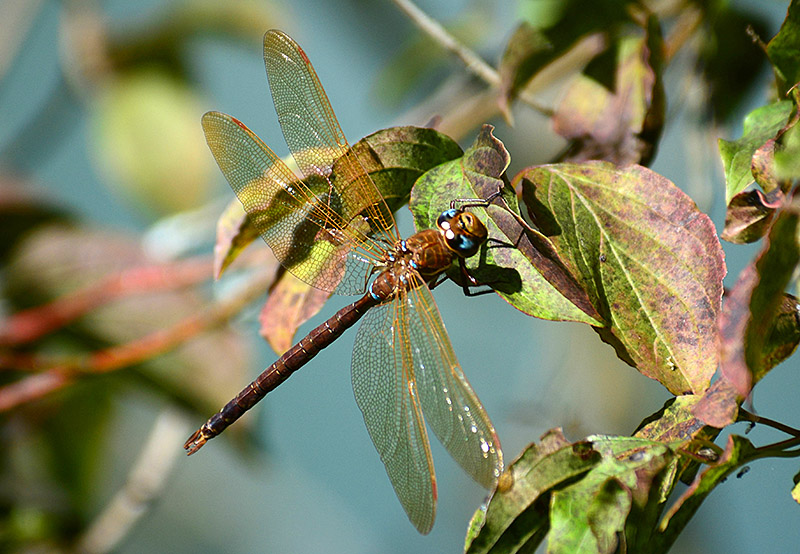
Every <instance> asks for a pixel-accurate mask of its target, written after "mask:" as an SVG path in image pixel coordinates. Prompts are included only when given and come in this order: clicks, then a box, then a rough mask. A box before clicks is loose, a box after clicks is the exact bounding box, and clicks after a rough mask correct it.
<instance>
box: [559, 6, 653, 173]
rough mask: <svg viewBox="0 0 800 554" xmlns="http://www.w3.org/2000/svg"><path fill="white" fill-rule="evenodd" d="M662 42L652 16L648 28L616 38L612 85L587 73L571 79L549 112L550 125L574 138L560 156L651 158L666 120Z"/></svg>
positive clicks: (570, 158)
mask: <svg viewBox="0 0 800 554" xmlns="http://www.w3.org/2000/svg"><path fill="white" fill-rule="evenodd" d="M642 34H645V35H646V36H641V35H642ZM661 48H662V43H661V36H660V33H659V31H658V25H657V23H655V20H653V21H651V24H650V25H649V26H648V30H647V32H646V33H640V36H628V37H625V38H623V39H621V40H620V41H619V43H618V44H617V58H616V72H615V75H614V79H613V83H614V85H613V86H614V87H615V88H614V89H613V90H609V89H608V88H606V86H604V85H603V84H601V83H599V82H598V81H596V80H594V79H593V78H591V77H589V76H587V75H581V76H580V77H579V78H578V79H577V80H576V81H575V82H574V83H573V84H572V86H571V87H570V88H569V90H568V91H567V93H566V95H565V96H564V98H563V99H562V100H561V103H560V104H559V106H558V108H557V109H556V113H555V115H554V116H553V128H554V130H555V131H556V132H557V133H558V134H560V135H561V136H563V137H564V138H566V139H568V140H570V141H572V144H571V146H570V149H569V151H568V153H567V154H566V156H564V158H563V159H564V161H572V162H580V161H585V160H607V161H611V162H614V163H616V164H619V165H625V164H628V163H643V164H646V163H647V162H648V161H649V160H650V158H651V157H652V154H653V151H654V143H655V142H656V141H657V139H658V136H659V135H660V133H661V127H662V126H663V121H664V97H663V91H662V89H661V80H660V75H659V71H660V69H659V68H660V65H661V63H660V56H661Z"/></svg>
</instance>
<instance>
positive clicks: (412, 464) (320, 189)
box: [184, 30, 503, 534]
mask: <svg viewBox="0 0 800 554" xmlns="http://www.w3.org/2000/svg"><path fill="white" fill-rule="evenodd" d="M264 63H265V66H266V70H267V78H268V81H269V87H270V91H271V93H272V98H273V102H274V104H275V110H276V112H277V114H278V121H279V123H280V126H281V129H282V131H283V135H284V137H285V139H286V143H287V145H288V146H289V150H290V151H291V153H292V156H293V158H294V160H295V161H296V163H297V166H298V168H299V170H300V172H301V173H302V178H299V177H297V176H296V175H295V173H294V172H293V171H292V170H291V169H289V167H288V166H287V165H286V164H285V163H284V162H283V161H282V160H281V159H280V158H279V157H278V156H277V155H276V154H275V153H273V151H272V150H271V149H270V148H269V147H268V146H267V145H266V144H264V143H263V142H262V141H261V139H259V138H258V137H257V136H256V135H255V134H254V133H253V132H252V131H250V129H248V128H247V127H246V126H245V125H244V124H243V123H242V122H240V121H239V120H238V119H236V118H234V117H231V116H230V115H226V114H223V113H219V112H208V113H206V114H205V115H204V116H203V120H202V123H203V129H204V131H205V136H206V140H207V142H208V145H209V148H210V149H211V152H212V153H213V155H214V157H215V158H216V161H217V164H218V165H219V167H220V169H221V171H222V173H223V174H224V175H225V177H226V178H227V180H228V182H229V183H230V185H231V187H232V188H233V190H234V192H235V193H236V196H237V197H238V198H239V200H240V201H241V203H242V205H243V206H244V209H245V211H246V212H247V214H248V217H249V218H250V220H251V222H252V224H253V225H255V228H256V229H257V230H258V232H259V234H260V235H261V237H262V238H263V239H264V241H265V242H266V243H267V244H268V245H269V246H270V247H271V249H272V251H273V253H274V254H275V256H276V257H277V258H278V260H279V261H280V262H281V263H282V264H283V266H284V267H285V268H286V269H287V270H288V271H290V272H291V273H292V274H294V275H295V276H296V277H298V278H299V279H301V280H302V281H305V282H306V283H308V284H310V285H312V286H314V287H316V288H319V289H322V290H325V291H330V292H334V293H339V294H346V295H347V294H349V295H355V294H359V295H362V296H361V297H360V298H359V299H358V300H356V301H355V302H354V303H352V304H350V305H348V306H346V307H344V308H342V309H341V310H339V311H338V312H337V313H336V314H335V315H333V316H332V317H331V318H330V319H328V320H327V321H325V322H324V323H322V324H321V325H319V326H318V327H317V328H315V329H314V330H312V331H311V332H310V333H309V334H308V335H307V336H306V337H305V338H303V339H301V340H300V342H298V343H297V344H296V345H294V346H293V347H292V348H290V349H289V350H288V351H287V352H286V353H285V354H283V355H282V356H281V357H280V358H279V359H278V360H277V361H276V362H275V363H274V364H272V365H271V366H269V367H268V368H267V369H266V370H264V371H263V372H262V373H261V375H259V376H258V377H257V378H256V379H255V380H254V381H253V382H252V383H250V384H249V385H248V386H247V387H246V388H245V389H244V390H242V391H241V392H240V393H239V394H238V395H237V396H236V397H235V398H234V399H233V400H231V401H230V402H229V403H228V404H226V405H225V406H224V407H223V408H222V409H221V410H220V411H219V412H218V413H217V414H215V415H214V416H212V417H211V418H210V419H209V420H208V421H207V422H206V423H205V424H204V425H203V426H202V427H200V428H199V429H198V430H197V431H196V432H195V433H194V434H193V435H192V436H191V437H190V438H189V439H188V440H187V441H186V444H185V445H184V448H185V449H186V451H187V453H188V454H193V453H194V452H196V451H197V450H198V449H200V448H201V447H202V446H203V445H204V444H205V443H206V442H207V441H208V440H209V439H211V438H213V437H215V436H217V435H219V434H220V433H221V432H222V431H223V430H225V429H226V428H227V427H228V426H229V425H231V424H232V423H233V422H234V421H236V420H237V419H238V418H239V417H241V416H242V415H243V414H244V413H245V412H246V411H247V410H249V409H250V408H252V407H253V406H254V405H255V404H256V403H257V402H258V401H259V400H261V399H262V398H263V397H264V396H266V394H267V393H269V392H270V391H272V390H273V389H275V388H276V387H277V386H279V385H280V384H281V383H283V382H284V381H285V380H286V379H287V378H288V377H289V376H290V375H291V374H292V373H293V372H295V371H297V370H298V369H300V368H301V367H302V366H304V365H305V364H306V363H307V362H308V361H309V360H310V359H311V358H313V357H314V356H315V355H316V354H318V353H319V352H320V351H321V350H322V349H324V348H325V347H326V346H328V345H330V344H331V343H332V342H333V341H335V340H336V339H337V338H338V337H339V336H341V335H342V334H343V333H344V332H345V331H346V330H347V329H348V328H350V327H352V326H353V325H355V323H356V322H358V321H359V320H361V325H360V327H359V329H358V332H357V334H356V338H355V345H354V348H353V358H352V366H351V373H352V384H353V391H354V394H355V399H356V402H357V404H358V406H359V408H360V409H361V412H362V414H363V416H364V422H365V424H366V427H367V430H368V431H369V435H370V437H371V439H372V441H373V443H374V445H375V448H376V449H377V451H378V453H379V454H380V458H381V460H382V461H383V464H384V465H385V467H386V472H387V474H388V476H389V479H390V481H391V483H392V486H393V488H394V490H395V493H396V494H397V497H398V499H399V500H400V503H401V504H402V506H403V508H404V510H405V511H406V514H407V515H408V518H409V519H410V520H411V522H412V523H413V524H414V526H415V527H416V528H417V529H418V530H419V532H420V533H423V534H425V533H428V532H429V531H430V530H431V528H432V527H433V522H434V519H435V514H436V498H437V491H436V478H435V473H434V466H433V460H432V457H431V451H430V443H429V439H428V434H427V430H426V423H427V426H428V427H430V429H431V430H432V431H433V433H434V435H435V436H436V437H437V438H438V440H439V441H440V442H441V443H442V444H443V445H444V447H445V448H446V449H447V451H448V452H449V453H450V454H451V455H452V457H453V458H454V459H455V461H456V462H458V464H459V465H460V466H461V467H462V468H463V469H464V470H465V471H466V473H468V474H469V475H470V476H471V477H472V478H473V479H475V481H477V482H478V483H480V484H481V485H482V486H483V487H485V488H487V489H488V488H492V487H494V486H495V484H496V482H497V479H498V477H499V476H500V475H501V473H502V471H503V454H502V451H501V448H500V441H499V440H498V438H497V433H496V432H495V429H494V427H493V425H492V422H491V421H490V420H489V417H488V415H487V414H486V411H485V410H484V408H483V406H482V405H481V402H480V400H479V399H478V397H477V396H476V394H475V392H474V391H473V389H472V387H471V386H470V384H469V383H468V381H467V379H466V377H465V376H464V373H463V371H462V369H461V366H460V365H459V363H458V361H457V360H456V356H455V353H454V351H453V347H452V345H451V343H450V339H449V338H448V335H447V332H446V330H445V327H444V323H443V322H442V318H441V316H440V314H439V310H438V308H437V307H436V303H435V302H434V299H433V295H432V294H431V288H433V287H435V286H436V285H438V284H439V283H440V282H442V281H443V280H444V279H445V273H444V272H445V271H446V270H447V269H448V268H450V267H451V266H453V265H454V264H460V265H461V269H462V271H463V272H465V274H466V268H465V266H464V265H463V260H465V259H466V258H469V257H470V256H473V255H474V254H476V253H477V252H478V250H479V248H480V246H481V245H482V244H483V243H484V242H485V241H486V239H487V229H486V227H485V225H484V224H483V223H482V222H481V220H480V219H479V218H478V217H477V216H476V215H475V214H474V213H472V212H470V211H469V208H471V207H475V206H486V205H488V203H489V202H491V197H490V198H489V199H486V200H477V201H468V200H464V201H462V203H461V205H460V206H458V207H457V206H456V204H457V202H455V201H454V202H453V203H451V206H450V208H449V209H447V210H445V211H444V212H443V213H442V214H441V215H440V216H439V218H438V221H437V228H436V229H427V230H423V231H420V232H418V233H416V234H414V235H412V236H411V237H409V238H408V239H405V240H403V239H402V238H401V237H400V236H399V234H398V232H397V230H396V226H395V221H394V216H393V215H392V211H391V210H390V209H389V207H388V205H387V203H386V201H385V199H384V198H383V196H382V195H381V193H380V192H379V190H378V188H377V186H376V185H375V183H374V182H373V181H372V179H371V177H370V176H369V174H368V173H367V171H365V169H364V167H363V165H362V163H361V162H360V160H359V158H358V156H357V155H356V154H355V153H354V152H353V151H352V150H351V149H350V146H349V145H348V143H347V140H346V139H345V137H344V134H343V132H342V130H341V127H340V126H339V123H338V121H337V119H336V116H335V115H334V112H333V109H332V108H331V105H330V102H329V100H328V97H327V96H326V94H325V91H324V90H323V88H322V85H321V84H320V81H319V78H318V77H317V74H316V72H315V71H314V68H313V67H312V65H311V62H310V61H309V59H308V56H307V55H306V53H305V52H304V51H303V50H302V48H300V46H299V45H298V44H297V43H296V42H295V41H294V40H292V38H290V37H289V36H288V35H286V34H285V33H283V32H281V31H278V30H271V31H268V32H267V33H266V34H265V35H264ZM471 284H476V283H475V282H474V280H473V281H471ZM466 291H467V286H466V285H465V292H466Z"/></svg>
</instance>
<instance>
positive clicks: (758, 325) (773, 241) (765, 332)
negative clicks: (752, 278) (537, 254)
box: [744, 197, 800, 384]
mask: <svg viewBox="0 0 800 554" xmlns="http://www.w3.org/2000/svg"><path fill="white" fill-rule="evenodd" d="M798 232H800V199H798V198H797V197H795V198H794V199H793V200H792V203H791V205H790V206H789V207H788V208H787V209H784V210H783V211H782V212H781V214H780V215H779V216H778V219H777V220H776V221H775V223H774V224H773V226H772V229H771V230H770V233H769V237H768V239H769V240H768V243H767V244H765V248H764V250H763V251H762V253H761V254H760V255H759V257H758V259H757V260H756V264H755V266H756V271H757V273H758V281H757V283H756V284H755V286H754V288H753V293H752V296H751V297H750V306H749V307H750V314H751V316H750V320H749V322H748V324H747V331H746V334H745V336H744V344H745V352H744V356H745V360H746V362H747V366H748V368H749V369H750V371H751V372H752V380H753V384H755V383H757V382H758V381H759V380H761V379H762V378H763V377H764V375H766V373H767V372H768V371H769V370H770V369H772V367H773V365H774V363H778V362H780V361H782V359H775V356H774V354H775V352H776V350H775V349H773V348H771V347H769V346H768V345H769V337H770V335H771V334H772V333H774V332H775V329H776V325H777V324H778V323H779V321H780V319H779V317H778V315H779V313H780V308H781V305H782V304H783V303H784V300H785V298H786V297H785V293H784V291H785V290H786V287H787V286H788V285H789V283H790V281H791V279H792V275H793V273H794V271H795V269H796V268H797V265H798V263H800V245H799V244H798V239H797V237H798ZM790 313H791V307H790ZM779 350H782V349H779ZM792 351H794V346H792V347H791V348H790V349H789V350H788V352H792ZM770 364H772V365H770Z"/></svg>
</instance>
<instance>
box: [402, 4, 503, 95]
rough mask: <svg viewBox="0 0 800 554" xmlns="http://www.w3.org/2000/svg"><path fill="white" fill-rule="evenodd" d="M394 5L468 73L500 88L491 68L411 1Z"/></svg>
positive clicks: (496, 76) (498, 79)
mask: <svg viewBox="0 0 800 554" xmlns="http://www.w3.org/2000/svg"><path fill="white" fill-rule="evenodd" d="M394 3H395V4H396V5H397V7H398V8H400V9H401V10H402V11H403V13H405V14H406V15H407V16H408V17H409V19H411V21H413V22H414V23H415V24H416V25H417V27H419V28H420V29H421V30H422V31H423V32H424V33H426V34H427V35H428V36H430V37H431V38H432V39H433V40H435V41H436V42H437V43H439V44H440V45H441V46H442V47H443V48H444V49H445V50H448V51H449V52H452V53H453V54H455V55H456V56H457V57H458V59H460V60H461V61H462V62H464V65H465V66H466V67H467V71H470V72H471V73H473V74H474V75H476V76H477V77H478V78H480V79H481V80H483V81H485V82H486V83H488V84H490V85H491V86H493V87H499V86H500V76H499V75H498V74H497V72H496V71H495V70H494V68H493V67H492V66H490V65H489V64H488V63H486V62H485V61H483V59H482V58H481V57H480V56H478V54H476V53H475V52H473V51H472V50H470V49H469V48H467V47H466V46H465V45H463V44H461V43H460V42H459V41H458V40H457V39H456V38H455V37H454V36H453V35H451V34H450V33H449V32H448V31H447V29H445V28H444V27H442V25H441V24H440V23H439V22H438V21H436V20H435V19H433V18H431V17H430V16H429V15H428V14H426V13H425V12H423V11H422V10H421V9H419V7H417V5H416V4H414V3H413V2H412V1H411V0H394Z"/></svg>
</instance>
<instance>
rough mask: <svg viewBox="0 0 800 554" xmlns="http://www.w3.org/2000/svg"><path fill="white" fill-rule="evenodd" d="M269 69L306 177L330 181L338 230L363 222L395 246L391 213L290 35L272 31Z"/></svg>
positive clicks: (292, 148) (266, 50) (280, 118)
mask: <svg viewBox="0 0 800 554" xmlns="http://www.w3.org/2000/svg"><path fill="white" fill-rule="evenodd" d="M264 65H265V67H266V69H267V78H268V79H269V87H270V91H271V93H272V99H273V101H274V103H275V111H276V112H277V113H278V121H279V122H280V125H281V129H282V130H283V135H284V137H285V138H286V143H287V144H288V146H289V150H290V151H291V152H292V156H293V157H294V159H295V161H296V162H297V165H298V167H299V168H300V171H301V172H302V173H303V176H304V177H305V179H321V180H323V181H326V182H327V183H328V185H329V186H328V191H327V196H326V200H327V201H329V202H331V204H332V205H333V206H335V211H336V213H337V214H339V215H340V217H341V221H339V222H338V225H339V227H340V228H342V229H346V228H347V227H348V226H349V225H350V224H351V222H353V221H354V220H356V219H357V218H363V219H365V220H366V221H367V222H368V225H369V228H370V232H371V233H372V234H373V235H375V236H378V237H379V238H380V239H382V240H385V241H387V242H389V243H390V244H394V243H395V242H396V241H397V240H398V237H397V234H396V231H395V227H394V218H393V216H392V213H391V211H390V210H389V208H388V207H387V205H386V202H385V201H384V199H383V197H382V196H381V194H380V192H379V191H378V189H377V187H376V186H375V183H374V182H373V181H372V179H371V178H370V177H369V174H368V173H367V172H366V171H365V170H364V167H363V166H362V164H361V163H360V161H359V160H358V157H357V156H356V155H355V154H354V153H353V152H352V150H351V149H350V146H349V144H348V143H347V139H345V136H344V133H343V132H342V129H341V127H340V126H339V122H338V121H337V119H336V115H334V113H333V108H332V107H331V104H330V101H329V100H328V97H327V95H326V94H325V91H324V89H323V88H322V84H321V83H320V81H319V78H318V77H317V73H316V72H315V71H314V68H313V66H312V65H311V62H310V61H309V59H308V56H306V54H305V52H303V49H302V48H300V46H299V45H298V44H297V43H296V42H295V41H294V40H292V38H291V37H289V36H288V35H286V34H285V33H283V32H281V31H277V30H271V31H268V32H267V33H266V34H265V35H264ZM356 242H358V243H359V244H358V245H357V246H363V245H362V244H360V243H361V242H362V241H358V240H357V241H356Z"/></svg>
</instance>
